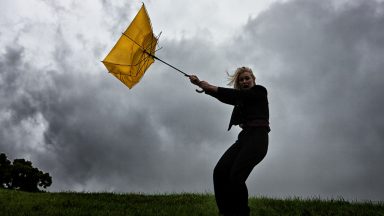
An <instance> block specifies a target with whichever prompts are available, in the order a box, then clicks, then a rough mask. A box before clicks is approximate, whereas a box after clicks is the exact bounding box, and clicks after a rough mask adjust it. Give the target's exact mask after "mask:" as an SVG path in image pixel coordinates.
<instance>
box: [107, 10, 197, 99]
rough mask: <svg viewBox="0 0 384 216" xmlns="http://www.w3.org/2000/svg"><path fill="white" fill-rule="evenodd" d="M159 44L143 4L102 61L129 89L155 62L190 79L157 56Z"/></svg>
mask: <svg viewBox="0 0 384 216" xmlns="http://www.w3.org/2000/svg"><path fill="white" fill-rule="evenodd" d="M157 43H158V37H156V36H155V35H154V34H153V30H152V25H151V20H150V18H149V15H148V13H147V10H146V9H145V5H144V4H143V6H142V7H141V9H140V10H139V12H138V13H137V14H136V16H135V18H134V19H133V21H132V22H131V24H130V25H129V26H128V28H127V30H125V32H123V33H122V35H121V37H120V38H119V40H118V41H117V43H116V44H115V46H114V47H113V48H112V50H111V51H110V52H109V53H108V55H107V56H106V57H105V59H104V60H103V61H102V62H103V64H104V65H105V67H106V68H107V70H108V71H109V72H110V73H111V74H112V75H114V76H115V77H116V78H117V79H119V80H120V81H121V82H123V83H124V84H125V85H126V86H128V88H130V89H131V88H132V87H133V86H134V85H136V84H137V83H138V82H139V81H140V79H141V78H142V77H143V75H144V73H145V71H146V70H147V69H148V68H149V66H150V65H151V64H152V63H153V62H154V61H155V59H156V60H159V61H161V62H162V63H164V64H166V65H168V66H170V67H171V68H173V69H175V70H176V71H178V72H180V73H182V74H183V75H184V76H187V77H189V76H190V75H189V74H187V73H185V72H183V71H181V70H180V69H178V68H176V67H174V66H172V65H171V64H169V63H167V62H165V61H163V60H161V59H159V58H158V57H156V56H155V52H156V46H157ZM197 91H198V92H201V90H197Z"/></svg>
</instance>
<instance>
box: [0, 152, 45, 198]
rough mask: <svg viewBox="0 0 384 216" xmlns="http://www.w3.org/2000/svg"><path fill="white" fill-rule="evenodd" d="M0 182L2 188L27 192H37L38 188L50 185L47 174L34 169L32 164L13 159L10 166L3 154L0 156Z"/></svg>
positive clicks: (23, 160)
mask: <svg viewBox="0 0 384 216" xmlns="http://www.w3.org/2000/svg"><path fill="white" fill-rule="evenodd" d="M0 180H1V186H2V187H3V188H8V189H19V190H23V191H29V192H38V191H40V189H39V187H43V188H47V187H49V186H50V185H51V184H52V177H51V176H50V175H49V173H43V172H42V171H40V170H39V169H37V168H34V167H33V166H32V162H30V161H26V160H25V159H15V160H14V161H13V164H11V163H10V161H9V160H8V159H7V156H6V155H5V154H4V153H2V154H1V155H0Z"/></svg>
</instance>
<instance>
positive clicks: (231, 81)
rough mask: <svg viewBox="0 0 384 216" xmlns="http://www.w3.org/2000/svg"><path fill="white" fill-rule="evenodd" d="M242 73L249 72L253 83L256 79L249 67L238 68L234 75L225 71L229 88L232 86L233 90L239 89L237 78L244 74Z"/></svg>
mask: <svg viewBox="0 0 384 216" xmlns="http://www.w3.org/2000/svg"><path fill="white" fill-rule="evenodd" d="M244 72H249V73H250V74H251V77H252V79H253V82H255V81H256V77H255V75H254V74H253V72H252V69H251V68H249V67H239V68H237V69H236V70H235V73H234V74H232V75H231V74H229V73H228V71H227V75H228V81H229V83H228V85H229V86H232V85H233V88H235V89H240V84H239V76H240V74H242V73H244Z"/></svg>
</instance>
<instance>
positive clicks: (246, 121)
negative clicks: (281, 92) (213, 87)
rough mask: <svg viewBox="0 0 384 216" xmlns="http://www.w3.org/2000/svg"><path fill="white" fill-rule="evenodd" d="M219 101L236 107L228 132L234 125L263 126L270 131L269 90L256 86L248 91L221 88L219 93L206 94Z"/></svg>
mask: <svg viewBox="0 0 384 216" xmlns="http://www.w3.org/2000/svg"><path fill="white" fill-rule="evenodd" d="M206 93H207V94H209V95H211V96H213V97H215V98H217V99H218V100H219V101H221V102H223V103H226V104H230V105H234V106H235V107H234V108H233V111H232V116H231V120H230V122H229V127H228V130H230V129H231V127H232V125H240V124H242V125H243V126H262V127H268V129H269V108H268V97H267V89H266V88H265V87H263V86H261V85H255V86H253V87H252V88H250V89H247V90H237V89H232V88H222V87H219V88H218V90H217V92H206Z"/></svg>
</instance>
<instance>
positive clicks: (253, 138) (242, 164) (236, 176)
mask: <svg viewBox="0 0 384 216" xmlns="http://www.w3.org/2000/svg"><path fill="white" fill-rule="evenodd" d="M238 145H239V150H238V151H237V154H236V159H235V160H234V161H233V162H232V169H231V171H230V182H229V184H230V185H231V187H230V188H232V193H233V194H232V195H233V204H232V205H233V206H234V208H235V209H236V215H249V207H248V189H247V186H246V184H245V181H246V180H247V178H248V176H249V174H250V173H251V171H252V170H253V168H254V167H255V166H256V165H257V164H258V163H260V162H261V161H262V160H263V158H264V157H265V155H266V154H267V150H268V132H267V131H264V130H260V129H256V130H254V129H249V130H247V131H244V133H242V134H241V135H240V136H239V140H238Z"/></svg>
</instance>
